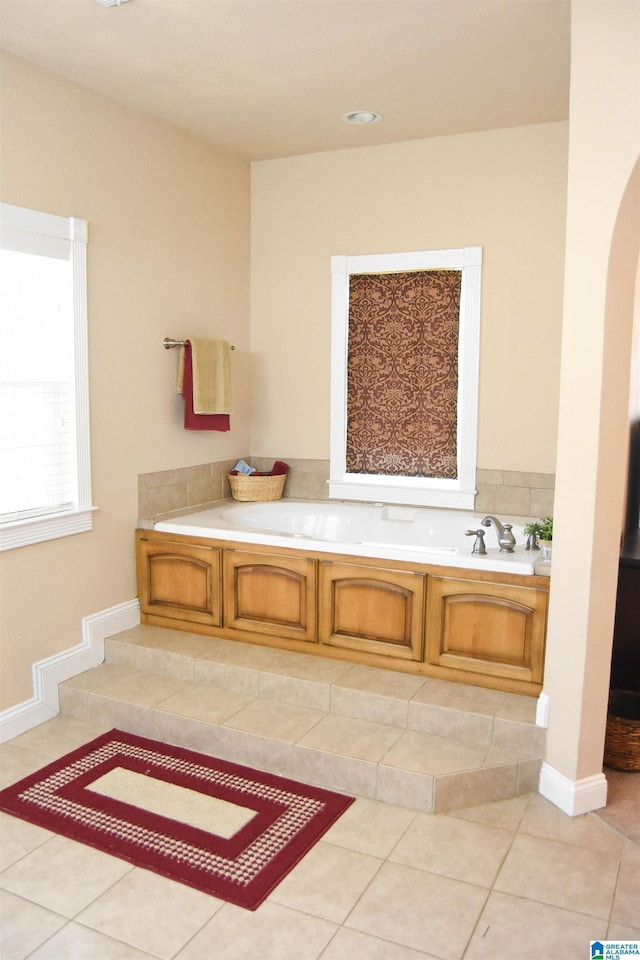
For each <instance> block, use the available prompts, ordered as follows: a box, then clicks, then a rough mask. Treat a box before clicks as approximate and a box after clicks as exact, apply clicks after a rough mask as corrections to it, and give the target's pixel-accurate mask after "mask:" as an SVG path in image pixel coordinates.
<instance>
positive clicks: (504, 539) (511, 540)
mask: <svg viewBox="0 0 640 960" xmlns="http://www.w3.org/2000/svg"><path fill="white" fill-rule="evenodd" d="M480 522H481V523H482V526H483V527H490V526H494V527H495V528H496V533H497V534H498V545H499V547H500V553H513V548H514V547H515V545H516V538H515V537H514V535H513V533H512V532H511V528H512V525H511V524H510V523H504V524H503V523H501V522H500V521H499V520H498V518H497V517H485V518H484V520H481V521H480Z"/></svg>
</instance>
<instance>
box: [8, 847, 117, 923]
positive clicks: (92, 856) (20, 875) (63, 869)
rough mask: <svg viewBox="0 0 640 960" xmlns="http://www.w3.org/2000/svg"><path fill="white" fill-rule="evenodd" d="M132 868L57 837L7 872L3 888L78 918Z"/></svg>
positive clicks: (115, 859) (66, 915)
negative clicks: (79, 913) (85, 908)
mask: <svg viewBox="0 0 640 960" xmlns="http://www.w3.org/2000/svg"><path fill="white" fill-rule="evenodd" d="M132 869H133V867H132V866H131V864H130V863H125V862H124V860H118V859H117V858H116V857H110V856H109V855H108V854H106V853H101V852H100V851H98V850H93V849H92V848H91V847H87V846H84V845H83V844H81V843H75V842H74V841H73V840H67V838H66V837H60V836H54V837H52V838H51V840H47V842H46V843H43V844H42V845H41V846H39V847H38V848H37V849H36V850H34V851H33V852H32V853H30V854H28V855H27V856H26V857H23V858H22V860H19V861H18V862H17V863H14V864H13V865H12V866H11V867H8V868H7V869H6V870H4V871H3V872H2V873H1V874H0V887H2V888H3V889H5V890H9V891H10V892H11V893H15V894H16V895H17V896H19V897H24V898H25V899H26V900H31V901H33V902H34V903H38V904H40V906H42V907H46V908H47V909H48V910H53V911H54V912H55V913H60V914H62V915H63V916H65V917H75V916H76V914H77V913H78V912H79V911H80V910H82V909H84V907H86V906H87V905H88V904H89V903H91V901H92V900H95V898H96V897H99V896H100V894H102V893H104V892H105V890H108V889H109V887H111V886H112V885H113V884H114V883H116V881H118V880H119V879H120V878H121V877H123V876H124V875H125V874H126V873H128V872H129V871H130V870H132Z"/></svg>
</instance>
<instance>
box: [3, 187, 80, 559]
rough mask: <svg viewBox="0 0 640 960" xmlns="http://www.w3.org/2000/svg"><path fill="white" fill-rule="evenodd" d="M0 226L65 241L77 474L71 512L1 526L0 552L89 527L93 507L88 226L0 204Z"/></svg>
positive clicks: (76, 221) (46, 515)
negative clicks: (69, 269)
mask: <svg viewBox="0 0 640 960" xmlns="http://www.w3.org/2000/svg"><path fill="white" fill-rule="evenodd" d="M0 221H1V226H2V228H4V229H9V230H12V231H16V230H17V231H24V232H26V233H31V234H33V233H40V234H44V235H45V236H49V237H58V238H60V239H63V240H68V241H69V242H70V244H71V260H72V264H73V277H74V304H73V316H74V344H75V415H76V471H77V489H78V499H77V502H76V504H75V505H74V508H73V509H72V510H67V511H64V512H61V513H51V514H45V515H43V516H40V517H35V518H33V519H28V520H14V521H10V522H9V523H4V524H2V525H0V551H3V550H12V549H14V548H16V547H22V546H27V545H29V544H33V543H40V542H43V541H45V540H55V539H57V538H58V537H66V536H70V535H72V534H75V533H84V532H86V531H87V530H91V529H92V527H93V511H94V510H95V509H96V508H95V507H93V506H91V460H90V447H89V374H88V343H87V280H86V278H87V238H88V228H87V222H86V220H78V219H77V218H75V217H58V216H55V215H53V214H49V213H42V212H41V211H39V210H28V209H26V208H24V207H16V206H13V205H12V204H8V203H2V204H0Z"/></svg>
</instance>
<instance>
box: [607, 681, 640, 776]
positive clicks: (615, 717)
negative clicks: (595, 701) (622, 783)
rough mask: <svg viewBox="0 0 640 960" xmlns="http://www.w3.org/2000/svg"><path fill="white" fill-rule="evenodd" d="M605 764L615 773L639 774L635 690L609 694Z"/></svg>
mask: <svg viewBox="0 0 640 960" xmlns="http://www.w3.org/2000/svg"><path fill="white" fill-rule="evenodd" d="M604 764H605V766H606V767H612V768H613V769H614V770H627V771H640V693H638V692H637V691H635V690H612V691H611V692H610V694H609V713H608V716H607V732H606V736H605V741H604Z"/></svg>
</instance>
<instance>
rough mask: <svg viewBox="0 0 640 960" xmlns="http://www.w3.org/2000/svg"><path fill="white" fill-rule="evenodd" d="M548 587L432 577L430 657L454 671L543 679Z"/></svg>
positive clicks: (428, 614) (448, 671) (537, 681)
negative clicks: (537, 587)
mask: <svg viewBox="0 0 640 960" xmlns="http://www.w3.org/2000/svg"><path fill="white" fill-rule="evenodd" d="M546 613H547V592H546V591H544V590H540V589H535V588H533V587H525V586H513V585H507V584H504V583H486V582H485V583H482V582H474V581H472V580H466V581H465V580H458V579H450V578H448V577H437V576H434V577H430V584H429V601H428V606H427V657H426V659H427V662H428V663H429V664H431V665H432V666H434V667H440V668H443V673H442V674H440V675H441V676H445V673H444V671H446V674H448V675H451V673H452V671H464V672H465V673H468V674H469V673H470V674H484V675H487V676H491V677H494V678H503V679H505V680H517V681H524V682H525V683H536V684H537V683H540V682H541V681H542V668H543V659H544V638H545V629H546Z"/></svg>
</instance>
